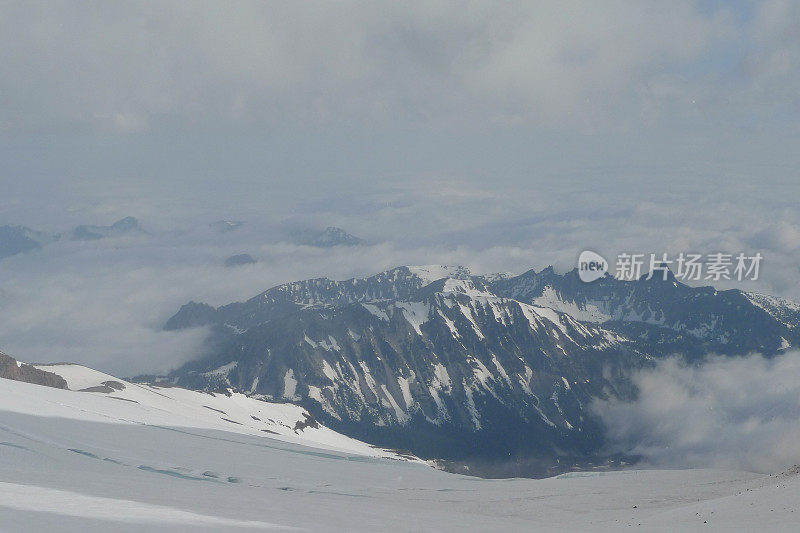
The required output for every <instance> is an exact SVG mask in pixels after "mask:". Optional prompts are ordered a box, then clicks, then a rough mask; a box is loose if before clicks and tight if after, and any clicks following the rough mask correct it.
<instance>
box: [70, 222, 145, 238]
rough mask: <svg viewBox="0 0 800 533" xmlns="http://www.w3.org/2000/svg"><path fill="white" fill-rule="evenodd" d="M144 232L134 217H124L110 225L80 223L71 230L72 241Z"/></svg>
mask: <svg viewBox="0 0 800 533" xmlns="http://www.w3.org/2000/svg"><path fill="white" fill-rule="evenodd" d="M134 232H137V233H145V231H144V230H143V229H142V228H141V227H140V226H139V221H138V220H137V219H136V218H135V217H130V216H128V217H125V218H122V219H120V220H117V221H116V222H114V223H113V224H111V225H110V226H90V225H81V226H78V227H76V228H75V229H74V230H72V240H74V241H94V240H98V239H104V238H106V237H120V236H122V235H125V234H130V233H134Z"/></svg>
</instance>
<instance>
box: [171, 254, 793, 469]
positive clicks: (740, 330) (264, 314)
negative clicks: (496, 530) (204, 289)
mask: <svg viewBox="0 0 800 533" xmlns="http://www.w3.org/2000/svg"><path fill="white" fill-rule="evenodd" d="M798 309H800V307H797V306H795V305H794V304H791V303H790V302H785V301H782V300H778V299H775V298H770V297H764V296H758V295H752V294H748V293H743V292H741V291H736V290H734V291H715V290H714V289H713V288H711V287H703V288H691V287H688V286H686V285H682V284H680V283H677V282H675V281H674V279H672V278H669V279H667V280H644V279H643V280H639V281H634V282H623V281H616V280H613V279H610V278H606V279H601V280H598V281H596V282H593V283H588V284H586V283H583V282H581V281H580V280H579V279H578V278H577V275H576V273H575V272H571V273H567V274H565V275H558V274H555V273H554V272H553V271H552V269H546V270H544V271H542V272H539V273H536V272H533V271H531V272H527V273H525V274H522V275H520V276H515V277H501V276H492V277H483V276H472V275H470V273H469V272H468V271H467V270H466V269H464V268H460V267H451V268H447V267H399V268H395V269H393V270H389V271H387V272H382V273H380V274H377V275H375V276H372V277H369V278H363V279H351V280H346V281H333V280H329V279H326V278H321V279H313V280H306V281H300V282H295V283H288V284H285V285H280V286H278V287H274V288H272V289H269V290H268V291H265V292H264V293H262V294H260V295H258V296H256V297H255V298H252V299H250V300H248V301H246V302H241V303H233V304H229V305H226V306H222V307H220V308H217V309H214V308H213V307H211V306H207V305H205V304H196V303H191V304H187V305H186V306H184V307H183V308H181V310H180V311H179V312H178V313H177V314H176V315H175V316H174V317H172V318H171V319H170V321H169V322H168V324H167V326H168V327H169V328H171V329H177V328H181V327H189V326H196V325H205V326H209V327H210V328H211V330H212V335H211V337H210V339H209V342H210V346H211V350H210V352H211V353H212V355H211V356H208V357H205V358H203V359H201V360H198V361H194V362H192V363H189V364H187V365H185V366H184V367H182V368H180V369H178V370H177V371H175V372H174V373H173V374H172V375H171V376H170V378H171V379H172V380H173V381H174V382H176V383H178V384H180V385H183V386H188V387H194V388H202V389H206V390H214V389H216V388H219V387H227V386H231V387H234V388H236V389H239V390H241V391H244V392H247V393H250V394H253V395H261V396H263V397H267V398H271V399H277V400H280V399H283V400H287V401H293V402H298V403H300V404H302V405H303V406H305V407H306V408H307V409H308V410H309V412H310V413H311V414H313V415H314V416H315V417H316V418H317V419H318V420H320V421H322V422H323V423H325V424H326V425H330V426H331V427H334V428H336V429H339V430H342V431H344V432H347V433H349V434H351V435H353V436H355V437H358V438H361V439H365V440H368V441H370V442H374V443H376V444H381V445H388V446H393V447H400V448H406V449H409V450H411V451H413V452H415V453H417V454H419V455H421V456H424V457H444V458H447V459H451V460H454V461H460V460H471V459H481V460H508V459H515V458H520V457H524V458H531V457H533V458H535V461H531V462H530V464H532V465H535V466H531V468H534V467H535V468H537V469H540V470H541V471H542V472H544V471H547V469H548V468H550V467H552V466H553V464H554V463H555V461H560V463H561V464H562V465H563V464H566V463H568V462H569V461H586V460H588V459H589V458H596V454H597V453H598V451H599V449H600V448H601V446H602V433H603V432H602V428H601V427H600V426H599V423H598V422H597V421H596V420H595V419H594V418H593V416H592V413H591V411H590V410H589V409H588V406H589V404H590V402H591V401H592V400H593V399H594V398H607V397H609V396H616V397H622V398H628V397H631V396H633V395H634V394H635V393H636V391H635V390H634V388H633V386H632V385H631V383H630V381H629V379H628V371H629V370H631V369H635V368H641V367H643V366H646V365H652V364H653V363H654V361H655V360H656V359H657V358H659V357H662V356H663V355H665V354H671V353H675V352H677V353H683V354H685V355H687V356H688V357H699V356H701V355H703V354H706V353H710V352H715V353H727V354H732V355H735V354H742V353H747V352H749V351H752V350H758V351H761V352H763V353H766V354H775V353H779V352H780V351H782V350H785V349H786V348H787V347H789V346H791V345H797V343H798V342H800V338H798V334H797V333H795V329H796V328H795V327H794V326H796V324H797V323H798V322H800V320H798V318H800V315H799V314H798V313H799V312H800V311H798Z"/></svg>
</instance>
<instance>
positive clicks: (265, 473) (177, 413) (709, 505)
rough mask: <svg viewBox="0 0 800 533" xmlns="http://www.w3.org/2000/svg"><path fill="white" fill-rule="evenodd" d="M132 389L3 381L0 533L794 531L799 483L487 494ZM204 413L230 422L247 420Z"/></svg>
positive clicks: (691, 482)
mask: <svg viewBox="0 0 800 533" xmlns="http://www.w3.org/2000/svg"><path fill="white" fill-rule="evenodd" d="M49 368H50V369H51V370H52V369H53V367H49ZM56 370H57V371H58V372H60V373H62V374H63V375H65V379H66V380H67V382H68V383H70V386H71V387H80V386H81V385H85V384H89V386H90V387H94V386H96V385H93V384H92V383H93V381H92V379H88V377H89V376H87V372H86V371H84V370H80V367H77V368H70V369H66V370H64V369H56ZM70 370H71V371H74V372H75V373H76V374H77V375H72V376H70V375H68V374H69V371H70ZM84 378H87V379H88V380H87V381H81V380H82V379H84ZM95 378H102V381H119V380H113V378H112V379H106V378H108V376H105V375H101V376H95ZM102 381H101V382H102ZM120 383H123V384H124V382H120ZM125 385H126V388H125V389H124V390H123V392H124V391H128V394H129V397H128V398H125V399H122V396H121V395H120V394H117V393H109V394H106V393H102V392H74V391H67V390H59V389H51V388H47V387H41V386H38V385H32V384H27V383H20V382H16V381H9V380H5V379H0V531H46V530H52V531H82V532H83V531H88V532H93V531H109V530H112V531H114V532H115V533H120V532H137V533H141V532H142V531H148V532H149V531H212V530H224V531H262V530H269V529H285V528H297V529H300V530H312V531H341V530H357V531H420V530H439V531H464V530H478V531H487V530H494V531H531V530H537V531H540V530H541V531H556V530H558V531H565V530H566V531H576V530H588V529H591V530H600V531H603V530H614V529H623V528H625V529H628V528H629V527H630V526H633V527H638V526H639V524H641V526H642V530H646V531H681V530H683V531H695V530H707V529H710V530H722V529H725V530H737V529H738V530H741V531H753V530H784V531H793V530H795V529H796V527H795V526H796V519H797V517H798V516H800V515H798V513H800V510H798V505H797V504H798V502H799V501H800V476H798V475H797V474H795V473H787V474H783V475H779V476H762V475H757V474H749V473H742V472H723V471H711V470H687V471H627V472H616V473H603V474H600V473H595V474H570V475H564V476H561V477H558V478H551V479H545V480H527V479H514V480H483V479H477V478H469V477H463V476H457V475H452V474H447V473H444V472H440V471H437V470H434V469H432V468H430V467H428V466H426V465H424V464H421V463H419V462H414V461H400V460H396V459H387V458H385V457H378V456H375V455H378V454H386V453H387V452H382V451H375V450H372V449H371V448H369V447H366V446H365V445H363V444H362V445H360V446H364V448H363V449H358V445H356V444H354V443H347V445H345V443H343V442H342V441H336V442H335V443H333V444H332V443H331V442H330V441H328V440H325V439H322V438H320V440H321V443H320V444H318V445H315V446H314V447H312V446H305V445H302V444H301V442H300V440H301V439H302V438H304V435H298V434H294V432H293V431H292V432H290V431H288V430H287V431H286V432H285V434H281V435H275V434H272V433H266V432H262V431H260V427H259V426H257V425H256V426H253V427H250V426H244V425H242V426H239V425H238V424H234V423H231V422H225V421H220V422H217V421H216V420H218V419H217V418H216V417H217V415H219V416H224V415H221V414H220V413H217V412H216V411H214V410H212V409H207V408H206V407H203V406H202V405H201V406H200V407H199V408H198V407H197V405H196V401H195V399H191V398H192V395H193V394H196V393H192V392H191V391H181V390H180V389H151V388H149V387H141V388H139V387H137V386H135V385H131V384H125ZM81 388H87V387H81ZM159 395H163V396H159ZM153 396H155V397H158V398H161V400H158V402H162V403H158V402H157V401H156V400H154V399H152V398H153ZM187 398H190V399H191V400H190V399H187ZM203 399H204V400H207V402H204V405H207V406H208V407H210V408H213V409H220V410H224V411H226V414H227V415H228V416H225V418H229V419H230V420H236V421H239V420H244V418H245V416H252V415H250V414H249V413H251V412H254V411H251V409H254V408H255V407H253V406H252V405H250V403H249V402H248V400H250V399H247V398H238V397H235V396H231V397H227V396H225V395H215V396H211V395H207V394H205V395H203ZM162 400H163V401H162ZM251 401H253V402H256V400H251ZM134 402H140V403H134ZM259 403H262V402H259ZM234 406H238V407H234ZM260 407H261V408H262V409H270V406H269V404H264V405H262V406H260ZM240 408H241V410H239V409H240ZM297 409H299V408H297ZM204 411H208V413H211V414H212V415H213V417H212V418H204V416H207V415H208V413H205V412H204ZM294 415H297V413H294ZM254 416H257V417H258V415H254ZM259 418H260V417H259ZM187 420H189V421H188V422H187ZM286 420H288V421H291V420H292V417H291V416H290V417H289V418H287V419H286ZM251 421H252V422H256V421H255V420H252V419H251ZM275 425H276V426H278V427H282V426H280V424H275ZM272 427H274V426H272ZM284 429H285V428H284ZM305 431H306V430H304V431H302V432H298V433H301V434H302V433H305ZM348 446H352V448H351V450H353V451H349V452H347V451H338V450H335V449H334V448H338V449H339V450H344V449H346V448H347V447H348ZM365 451H366V452H370V451H371V452H372V453H373V455H372V456H369V455H367V454H366V453H358V452H365ZM796 510H797V512H795V511H796Z"/></svg>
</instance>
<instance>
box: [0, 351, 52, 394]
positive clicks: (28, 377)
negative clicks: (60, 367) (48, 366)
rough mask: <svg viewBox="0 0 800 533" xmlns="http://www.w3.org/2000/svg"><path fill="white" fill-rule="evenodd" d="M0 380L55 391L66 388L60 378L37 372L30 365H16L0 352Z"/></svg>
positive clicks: (41, 371) (10, 358) (37, 370)
mask: <svg viewBox="0 0 800 533" xmlns="http://www.w3.org/2000/svg"><path fill="white" fill-rule="evenodd" d="M0 378H5V379H13V380H14V381H24V382H25V383H34V384H36V385H44V386H46V387H54V388H57V389H66V388H67V382H66V381H64V378H62V377H61V376H58V375H56V374H53V373H52V372H46V371H44V370H39V369H38V368H36V367H34V366H32V365H28V364H25V363H18V362H17V361H16V360H15V359H13V358H12V357H9V356H8V355H6V354H4V353H2V352H0Z"/></svg>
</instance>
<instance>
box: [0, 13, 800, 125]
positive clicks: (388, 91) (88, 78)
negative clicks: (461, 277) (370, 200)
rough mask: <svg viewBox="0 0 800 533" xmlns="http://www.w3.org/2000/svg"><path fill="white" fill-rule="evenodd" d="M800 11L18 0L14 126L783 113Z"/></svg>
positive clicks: (11, 50)
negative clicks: (735, 110)
mask: <svg viewBox="0 0 800 533" xmlns="http://www.w3.org/2000/svg"><path fill="white" fill-rule="evenodd" d="M798 19H800V13H799V12H798V6H797V5H796V4H794V3H792V2H784V1H780V0H777V1H770V2H760V3H752V4H751V3H743V4H742V5H738V6H733V5H731V6H728V5H726V4H724V3H711V4H709V3H705V2H692V1H687V0H681V1H677V2H670V3H669V4H668V5H667V4H664V3H663V2H657V1H645V2H635V3H630V2H617V1H614V2H604V3H603V4H593V3H590V4H587V3H585V2H578V1H567V2H510V3H509V2H504V3H502V4H492V3H487V2H467V3H464V2H451V1H434V2H431V1H410V2H401V3H392V4H385V3H381V4H377V3H362V2H337V3H335V4H332V3H329V2H304V3H294V2H288V3H287V2H240V3H238V4H237V8H236V9H235V10H234V9H230V6H227V5H223V4H220V3H217V2H188V1H186V2H171V3H169V4H160V3H159V4H154V3H150V2H127V3H124V4H109V3H103V2H97V3H94V2H90V3H85V2H83V3H75V2H48V3H42V4H38V3H34V2H6V3H4V4H3V6H2V7H0V20H1V21H2V22H0V24H2V29H3V31H2V32H0V58H2V60H1V61H0V65H2V67H0V80H2V81H0V92H2V93H3V94H4V99H5V100H6V102H7V105H4V106H3V107H2V109H0V124H2V126H3V127H4V128H5V129H6V130H9V129H16V130H20V129H31V128H32V129H44V130H47V131H53V130H55V129H58V128H61V127H65V126H66V125H71V127H75V126H78V127H83V128H99V129H100V130H106V131H109V132H111V131H118V132H135V131H143V130H149V129H158V128H162V127H168V126H169V125H170V124H172V125H173V126H174V125H176V124H178V123H180V124H182V125H183V126H189V127H197V126H204V127H205V126H208V125H210V124H214V123H217V122H218V121H220V120H222V121H225V122H231V123H234V124H240V125H241V124H251V125H252V124H257V123H259V122H262V121H264V120H270V121H276V122H277V123H280V124H283V125H285V124H286V123H311V124H314V123H316V124H319V123H325V122H330V121H342V120H355V121H360V122H363V121H365V120H369V121H379V122H380V121H391V122H394V121H398V120H401V121H404V122H405V121H412V122H415V121H423V122H428V121H431V120H433V121H434V122H435V121H439V120H445V121H453V120H457V121H458V122H463V121H466V122H472V123H478V124H480V123H482V122H483V121H486V120H489V121H494V122H499V123H509V122H510V123H518V122H523V123H535V124H540V125H541V124H548V125H550V126H554V125H555V126H557V127H563V126H567V127H580V128H597V127H600V128H603V129H606V128H608V127H609V126H611V127H614V128H626V127H630V126H632V125H639V124H650V123H652V122H653V121H656V122H660V121H673V120H675V119H676V114H677V115H679V116H681V117H683V118H691V119H692V120H693V121H695V122H696V123H701V122H702V121H703V120H708V119H709V118H713V117H717V118H721V117H722V116H727V117H728V118H732V116H731V114H730V111H731V106H735V107H737V108H739V109H745V108H746V114H747V115H748V118H749V117H752V116H753V114H756V115H760V116H763V115H764V114H766V115H768V116H770V117H771V119H775V118H776V117H777V116H779V115H778V114H776V113H775V112H776V111H777V109H776V108H778V107H780V106H781V105H782V104H786V103H789V102H793V101H794V98H795V97H794V95H795V94H796V89H797V87H798V83H799V82H800V78H799V77H798V75H797V70H798V69H797V66H798V63H800V39H798V36H797V34H796V32H795V31H793V28H795V27H796V24H797V22H798ZM767 97H768V98H769V100H768V101H767V100H765V98H767ZM776 97H777V99H776ZM736 122H737V126H744V125H745V122H740V121H738V120H737V121H736Z"/></svg>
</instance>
